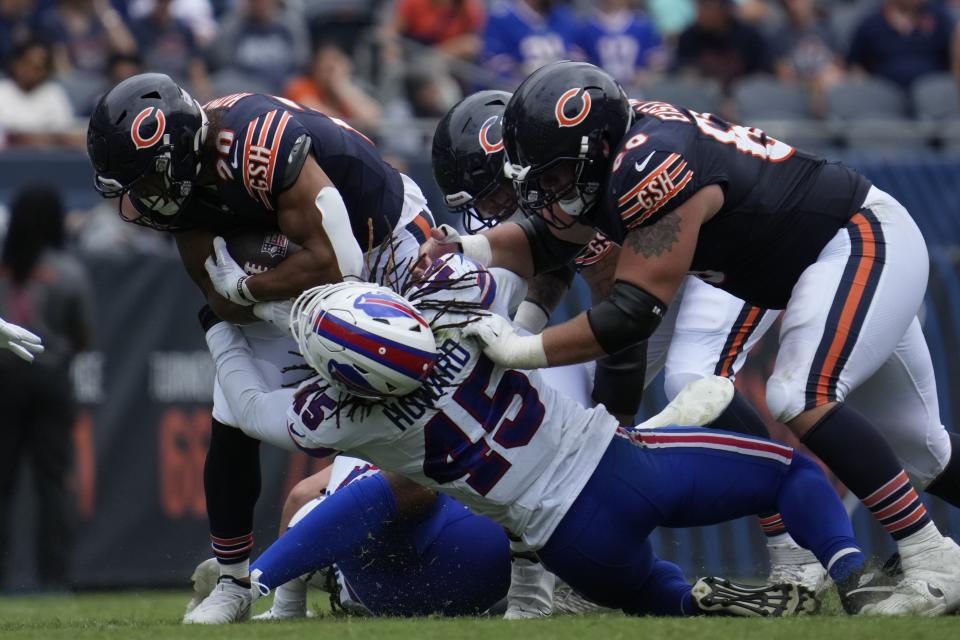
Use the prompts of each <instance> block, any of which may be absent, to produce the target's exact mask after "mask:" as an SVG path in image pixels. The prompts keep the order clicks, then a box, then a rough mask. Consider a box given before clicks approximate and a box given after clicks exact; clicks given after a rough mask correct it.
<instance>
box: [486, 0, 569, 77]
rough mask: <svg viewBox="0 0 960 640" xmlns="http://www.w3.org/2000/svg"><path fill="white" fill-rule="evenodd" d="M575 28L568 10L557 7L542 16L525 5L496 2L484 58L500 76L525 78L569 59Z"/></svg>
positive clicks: (490, 19)
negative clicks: (556, 62) (536, 71)
mask: <svg viewBox="0 0 960 640" xmlns="http://www.w3.org/2000/svg"><path fill="white" fill-rule="evenodd" d="M575 28H576V24H575V21H574V17H573V14H572V13H571V11H570V9H569V8H568V7H565V6H559V7H556V8H554V9H552V10H551V11H550V12H549V13H548V14H547V15H546V16H543V15H541V14H539V13H537V12H536V11H534V10H533V9H531V8H530V7H528V6H527V5H525V4H523V3H522V2H516V1H514V2H506V1H501V2H497V3H496V4H494V5H493V7H492V8H491V10H490V15H489V17H488V18H487V26H486V28H485V29H484V33H483V56H482V59H483V60H484V64H485V65H486V66H487V67H488V68H489V69H490V70H491V71H493V72H495V73H496V74H497V75H500V76H502V77H510V76H515V77H517V78H518V79H519V78H522V76H525V75H527V74H529V73H531V72H532V71H534V70H536V69H539V68H540V67H542V66H543V65H545V64H548V63H550V62H554V61H556V60H563V59H564V58H567V57H569V51H570V41H571V39H572V37H573V33H574V30H575Z"/></svg>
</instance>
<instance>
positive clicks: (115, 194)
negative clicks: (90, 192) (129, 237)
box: [94, 89, 209, 231]
mask: <svg viewBox="0 0 960 640" xmlns="http://www.w3.org/2000/svg"><path fill="white" fill-rule="evenodd" d="M180 91H181V95H182V98H183V99H184V100H185V101H190V102H192V103H193V104H194V105H195V107H196V108H197V110H198V111H199V113H200V117H201V125H200V126H199V127H198V128H197V129H196V131H195V132H194V134H193V137H192V140H190V139H188V140H181V141H180V144H181V146H183V145H186V146H187V150H186V151H184V152H180V151H179V150H178V149H177V145H176V144H175V142H174V141H172V140H171V136H170V133H165V134H164V135H163V138H162V140H161V142H160V144H159V145H158V146H157V147H156V148H155V149H153V162H152V164H151V165H150V167H149V168H148V169H147V170H146V171H144V172H143V173H142V174H141V175H139V176H137V177H136V178H134V179H133V180H131V181H130V182H129V183H127V184H123V183H122V182H121V181H119V180H116V179H113V178H107V177H105V176H103V175H100V174H99V173H98V174H97V175H96V176H95V177H94V187H95V188H96V190H97V192H98V193H99V194H100V195H101V196H102V197H104V198H122V196H124V195H128V196H129V198H130V203H131V205H132V206H133V208H134V209H135V210H136V212H137V214H138V215H136V216H131V215H129V213H125V212H124V209H123V202H122V200H121V201H120V204H119V207H118V208H119V213H120V217H121V218H122V219H123V220H124V221H126V222H132V223H134V224H138V225H141V226H145V227H150V228H153V229H158V230H165V231H169V230H177V229H184V228H186V227H185V226H184V225H183V223H182V220H181V219H180V218H181V214H182V213H183V212H184V210H185V209H186V206H187V204H188V202H189V201H190V198H191V196H192V195H193V193H194V186H195V184H194V183H195V181H196V178H197V176H198V175H199V174H200V168H201V162H200V156H201V148H202V146H203V143H204V141H205V140H206V136H207V129H208V127H209V121H208V119H207V115H206V113H205V112H204V111H203V108H202V107H201V106H200V103H198V102H197V101H196V100H193V98H191V97H190V95H189V94H188V93H186V91H184V90H183V89H180ZM103 143H105V141H103ZM177 155H179V158H177V157H176V156H177Z"/></svg>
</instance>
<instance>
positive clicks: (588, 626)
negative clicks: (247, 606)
mask: <svg viewBox="0 0 960 640" xmlns="http://www.w3.org/2000/svg"><path fill="white" fill-rule="evenodd" d="M187 597H188V596H187V593H186V592H170V591H154V592H150V591H148V592H133V593H125V592H121V593H99V594H83V595H77V596H36V597H5V598H0V638H2V639H3V640H13V639H20V638H31V639H33V638H35V639H38V640H39V639H44V640H46V639H48V638H51V639H53V638H124V639H131V640H138V639H144V640H158V639H160V638H225V639H230V640H242V639H244V638H257V639H261V638H262V639H269V638H278V639H281V638H282V639H283V640H300V639H301V638H303V639H307V638H309V639H310V640H318V639H324V638H335V639H336V640H352V639H358V640H376V639H379V638H389V639H390V640H407V639H408V638H409V639H410V640H451V639H454V638H470V639H478V640H508V639H511V638H523V640H534V639H536V638H550V639H557V640H567V639H569V640H583V639H585V638H588V639H591V640H592V639H594V638H598V639H603V640H616V639H619V638H630V639H637V638H639V639H642V640H661V639H662V640H701V639H702V640H741V639H742V640H751V639H754V638H755V639H757V640H771V639H773V638H802V639H808V638H809V639H810V640H813V639H817V640H821V639H823V640H825V639H828V638H830V639H832V638H840V639H843V640H856V639H859V638H863V639H864V640H885V639H887V638H890V639H894V638H896V639H897V640H906V639H910V640H914V639H918V640H919V639H924V638H930V639H931V640H934V639H935V640H945V639H948V638H957V637H960V618H957V617H955V616H951V617H947V618H938V619H931V620H927V619H921V618H897V619H875V618H874V619H864V618H846V617H840V616H835V615H821V616H815V617H809V618H801V619H792V620H790V619H787V620H744V619H731V618H726V619H717V618H710V619H707V618H699V619H687V620H669V619H662V618H660V619H658V618H626V617H623V616H613V615H610V616H583V617H572V616H566V617H556V618H552V619H547V620H536V621H510V622H508V621H504V620H499V619H476V618H469V619H467V618H463V619H447V620H443V619H438V618H428V619H418V620H398V619H379V620H372V619H361V618H339V617H332V616H329V615H322V612H321V617H319V618H315V619H311V620H303V621H296V622H281V623H277V622H261V623H246V624H242V625H230V626H224V627H187V626H182V625H180V623H179V621H180V615H181V614H182V613H183V606H184V604H185V602H186V600H187ZM315 601H319V600H318V598H317V597H316V596H314V597H312V598H311V602H315ZM257 604H258V606H257V607H256V612H257V613H259V612H260V611H261V610H263V609H265V608H266V607H267V606H268V604H269V603H268V602H266V601H263V602H259V603H257ZM828 608H831V609H832V608H833V607H828Z"/></svg>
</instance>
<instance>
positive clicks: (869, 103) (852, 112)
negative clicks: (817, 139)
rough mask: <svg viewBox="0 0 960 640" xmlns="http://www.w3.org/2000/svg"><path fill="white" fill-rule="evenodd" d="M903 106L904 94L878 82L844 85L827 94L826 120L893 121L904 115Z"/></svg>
mask: <svg viewBox="0 0 960 640" xmlns="http://www.w3.org/2000/svg"><path fill="white" fill-rule="evenodd" d="M906 106H907V105H906V97H905V96H904V93H903V91H901V90H900V88H899V87H898V86H897V85H895V84H893V83H891V82H888V81H886V80H881V79H879V78H864V79H862V80H857V81H852V82H846V83H844V84H841V85H837V86H836V87H833V88H831V89H830V90H829V91H827V116H828V118H830V119H833V120H855V119H860V118H874V119H888V120H896V119H898V118H902V117H904V116H905V115H906V113H907V109H906Z"/></svg>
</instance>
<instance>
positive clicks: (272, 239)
mask: <svg viewBox="0 0 960 640" xmlns="http://www.w3.org/2000/svg"><path fill="white" fill-rule="evenodd" d="M226 241H227V250H228V251H229V252H230V255H231V256H233V259H234V260H236V261H237V264H239V265H240V266H241V267H243V270H244V271H246V272H247V274H249V275H254V274H257V273H262V272H264V271H267V270H269V269H273V268H274V267H275V266H277V265H278V264H280V263H281V262H283V260H284V259H286V257H287V256H289V255H292V254H294V253H296V252H297V251H300V248H301V247H300V245H298V244H296V243H294V242H290V239H289V238H287V236H285V235H283V234H282V233H281V232H280V231H278V230H277V229H257V230H244V231H239V232H237V233H234V234H232V235H229V236H226Z"/></svg>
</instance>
